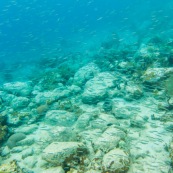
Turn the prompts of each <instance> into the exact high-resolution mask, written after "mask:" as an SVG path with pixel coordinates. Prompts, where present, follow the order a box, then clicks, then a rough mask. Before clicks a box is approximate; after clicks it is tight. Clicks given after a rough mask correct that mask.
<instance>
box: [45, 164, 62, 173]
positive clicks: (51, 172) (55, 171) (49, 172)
mask: <svg viewBox="0 0 173 173" xmlns="http://www.w3.org/2000/svg"><path fill="white" fill-rule="evenodd" d="M42 173H65V171H64V170H63V169H62V167H61V166H58V167H54V168H49V169H46V170H44V171H42Z"/></svg>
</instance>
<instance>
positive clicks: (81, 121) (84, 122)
mask: <svg viewBox="0 0 173 173" xmlns="http://www.w3.org/2000/svg"><path fill="white" fill-rule="evenodd" d="M93 115H94V114H93V113H83V114H82V115H80V116H79V118H78V119H77V121H76V123H75V126H74V127H75V129H79V130H84V129H85V128H86V127H87V126H88V125H89V122H90V120H91V118H92V117H93Z"/></svg>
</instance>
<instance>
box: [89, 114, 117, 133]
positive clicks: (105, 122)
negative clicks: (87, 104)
mask: <svg viewBox="0 0 173 173" xmlns="http://www.w3.org/2000/svg"><path fill="white" fill-rule="evenodd" d="M109 124H117V120H116V118H115V117H114V116H113V115H110V114H104V113H101V114H99V115H98V118H96V119H94V120H92V121H90V126H91V128H95V129H101V130H104V129H106V128H107V127H108V126H109Z"/></svg>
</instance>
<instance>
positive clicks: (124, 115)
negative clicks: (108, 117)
mask: <svg viewBox="0 0 173 173" xmlns="http://www.w3.org/2000/svg"><path fill="white" fill-rule="evenodd" d="M112 113H113V114H114V116H115V118H118V119H128V118H130V117H131V116H133V113H132V112H131V111H130V110H128V108H127V107H126V106H119V107H117V106H113V109H112Z"/></svg>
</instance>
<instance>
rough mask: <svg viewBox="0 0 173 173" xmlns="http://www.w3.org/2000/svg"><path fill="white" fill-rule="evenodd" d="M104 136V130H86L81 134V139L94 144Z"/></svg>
mask: <svg viewBox="0 0 173 173" xmlns="http://www.w3.org/2000/svg"><path fill="white" fill-rule="evenodd" d="M101 134H102V130H100V129H94V130H93V129H92V130H86V131H83V132H81V133H80V134H79V136H80V138H81V139H82V140H83V141H91V142H94V141H96V140H97V138H98V137H99V136H100V135H101Z"/></svg>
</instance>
